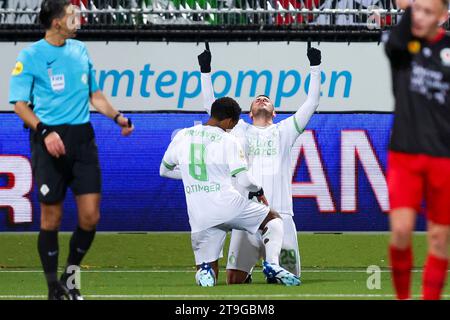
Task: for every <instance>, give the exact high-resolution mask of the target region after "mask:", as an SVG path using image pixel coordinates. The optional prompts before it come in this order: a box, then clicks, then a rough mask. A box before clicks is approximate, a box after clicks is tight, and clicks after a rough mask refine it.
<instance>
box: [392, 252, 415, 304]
mask: <svg viewBox="0 0 450 320" xmlns="http://www.w3.org/2000/svg"><path fill="white" fill-rule="evenodd" d="M389 255H390V259H391V272H392V282H393V285H394V288H395V292H396V293H397V299H399V300H404V299H410V298H411V269H412V263H413V262H412V250H411V247H408V248H406V249H398V248H396V247H394V246H392V245H391V246H390V247H389Z"/></svg>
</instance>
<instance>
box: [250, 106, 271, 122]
mask: <svg viewBox="0 0 450 320" xmlns="http://www.w3.org/2000/svg"><path fill="white" fill-rule="evenodd" d="M252 114H253V119H264V120H271V119H272V118H273V111H270V110H268V109H266V108H258V109H256V110H253V111H252Z"/></svg>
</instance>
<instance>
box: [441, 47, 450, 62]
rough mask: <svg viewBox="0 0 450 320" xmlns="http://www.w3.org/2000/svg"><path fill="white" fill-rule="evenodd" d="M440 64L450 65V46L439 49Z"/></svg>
mask: <svg viewBox="0 0 450 320" xmlns="http://www.w3.org/2000/svg"><path fill="white" fill-rule="evenodd" d="M441 59H442V64H444V65H445V66H450V48H445V49H442V51H441Z"/></svg>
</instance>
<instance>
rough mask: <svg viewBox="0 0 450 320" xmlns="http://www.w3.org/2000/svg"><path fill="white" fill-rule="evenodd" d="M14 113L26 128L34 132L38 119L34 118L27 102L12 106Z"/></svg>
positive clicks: (18, 102)
mask: <svg viewBox="0 0 450 320" xmlns="http://www.w3.org/2000/svg"><path fill="white" fill-rule="evenodd" d="M14 112H15V113H16V114H17V115H18V116H19V117H20V119H22V121H23V122H24V123H25V124H26V125H27V127H29V128H31V129H33V130H34V131H36V128H37V125H38V123H39V122H40V121H39V118H38V117H36V115H35V114H34V112H33V110H31V108H30V107H29V106H28V102H25V101H17V102H16V103H15V104H14Z"/></svg>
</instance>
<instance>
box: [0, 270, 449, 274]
mask: <svg viewBox="0 0 450 320" xmlns="http://www.w3.org/2000/svg"><path fill="white" fill-rule="evenodd" d="M220 271H222V272H225V271H226V270H225V269H221V270H220ZM448 271H449V272H450V270H448ZM41 272H42V270H0V273H41ZM81 272H82V273H194V272H196V271H195V270H83V269H81ZM380 272H382V273H389V272H391V271H390V270H380ZM412 272H414V273H422V272H423V270H412ZM302 273H367V271H366V270H358V269H356V270H345V269H343V270H340V269H327V270H314V269H311V270H308V269H306V270H302ZM371 273H373V272H371Z"/></svg>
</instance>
